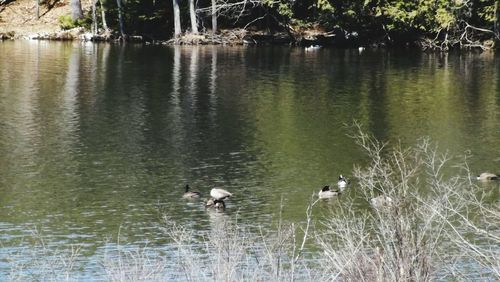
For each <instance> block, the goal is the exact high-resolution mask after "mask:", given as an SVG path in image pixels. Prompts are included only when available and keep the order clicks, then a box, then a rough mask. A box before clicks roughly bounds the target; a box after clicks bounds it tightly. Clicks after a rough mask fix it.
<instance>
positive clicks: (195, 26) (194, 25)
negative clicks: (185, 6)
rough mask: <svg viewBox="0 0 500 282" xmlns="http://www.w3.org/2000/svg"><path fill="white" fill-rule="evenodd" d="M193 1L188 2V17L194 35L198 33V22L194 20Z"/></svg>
mask: <svg viewBox="0 0 500 282" xmlns="http://www.w3.org/2000/svg"><path fill="white" fill-rule="evenodd" d="M194 6H195V3H194V0H189V16H190V17H191V32H192V33H194V34H197V33H198V21H197V20H196V10H195V7H194Z"/></svg>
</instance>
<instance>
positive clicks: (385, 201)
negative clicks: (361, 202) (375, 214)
mask: <svg viewBox="0 0 500 282" xmlns="http://www.w3.org/2000/svg"><path fill="white" fill-rule="evenodd" d="M392 202H393V201H392V198H391V197H389V196H385V195H380V196H377V197H375V198H372V199H370V205H372V207H374V208H381V207H390V206H392V205H393V203H392Z"/></svg>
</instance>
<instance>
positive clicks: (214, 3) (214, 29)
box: [212, 0, 217, 35]
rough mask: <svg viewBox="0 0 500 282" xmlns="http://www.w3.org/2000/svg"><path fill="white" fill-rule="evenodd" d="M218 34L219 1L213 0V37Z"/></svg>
mask: <svg viewBox="0 0 500 282" xmlns="http://www.w3.org/2000/svg"><path fill="white" fill-rule="evenodd" d="M216 33H217V0H212V35H215V34H216Z"/></svg>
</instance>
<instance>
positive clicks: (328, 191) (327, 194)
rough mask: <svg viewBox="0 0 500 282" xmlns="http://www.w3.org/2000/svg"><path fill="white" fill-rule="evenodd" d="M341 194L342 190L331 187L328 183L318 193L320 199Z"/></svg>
mask: <svg viewBox="0 0 500 282" xmlns="http://www.w3.org/2000/svg"><path fill="white" fill-rule="evenodd" d="M338 195H340V191H338V190H332V189H331V188H330V186H328V185H326V186H325V187H323V188H322V189H321V190H320V191H319V193H318V197H319V198H320V199H328V198H333V197H335V196H338Z"/></svg>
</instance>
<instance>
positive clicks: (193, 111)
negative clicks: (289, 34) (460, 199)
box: [0, 41, 500, 279]
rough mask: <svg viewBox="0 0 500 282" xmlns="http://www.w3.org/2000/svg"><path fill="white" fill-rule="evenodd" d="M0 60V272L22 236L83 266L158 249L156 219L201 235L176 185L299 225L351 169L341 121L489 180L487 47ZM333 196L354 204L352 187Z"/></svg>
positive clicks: (135, 51)
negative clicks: (424, 146)
mask: <svg viewBox="0 0 500 282" xmlns="http://www.w3.org/2000/svg"><path fill="white" fill-rule="evenodd" d="M0 66H1V68H0V240H1V243H0V244H1V248H0V273H1V272H2V270H1V269H4V270H5V269H7V268H8V265H9V256H12V254H13V253H15V252H16V251H18V250H19V249H20V248H24V247H29V246H30V244H31V242H30V240H29V239H26V238H30V237H31V234H32V232H33V231H35V230H36V232H38V233H40V234H41V235H42V237H43V238H44V240H45V243H46V244H47V245H48V246H49V247H50V248H65V247H67V246H69V244H77V245H80V246H83V247H82V250H81V251H82V253H83V254H84V255H85V256H86V257H90V258H92V257H94V256H98V255H101V254H102V253H103V250H104V249H105V248H106V247H107V246H109V245H111V244H115V243H116V242H117V237H120V241H121V243H123V244H144V243H146V242H147V243H148V245H150V246H158V247H164V246H168V242H167V241H166V239H165V237H166V236H165V234H164V233H163V232H162V230H161V226H162V224H163V223H162V220H161V216H162V215H163V214H167V215H168V216H169V217H170V218H171V220H172V221H175V222H178V223H180V224H183V225H189V226H192V227H194V228H195V229H196V230H206V229H209V228H210V226H211V221H212V220H213V215H211V214H210V213H208V212H207V211H206V210H205V209H204V207H203V204H202V202H199V201H198V202H196V201H195V202H187V201H184V200H182V199H181V196H182V194H183V186H184V185H185V184H186V183H189V184H190V185H191V186H192V187H193V188H195V189H196V190H199V191H201V192H202V193H204V194H205V195H208V192H209V190H210V189H211V188H212V187H214V186H221V187H223V188H225V189H227V190H230V191H232V192H233V193H234V194H235V195H236V196H235V197H234V199H231V200H230V201H228V203H227V204H228V209H227V211H226V214H227V215H229V216H236V215H237V216H238V217H239V219H238V220H239V222H240V223H241V224H243V225H251V226H258V225H262V226H268V225H270V224H272V222H273V220H276V217H277V215H278V213H279V206H280V202H281V201H283V205H284V210H283V215H282V216H283V218H284V219H285V220H287V221H292V222H301V221H303V220H304V215H305V214H304V213H305V207H306V206H307V204H308V202H309V199H310V196H311V194H312V193H313V192H315V191H318V190H319V188H320V187H322V185H325V184H328V183H334V182H335V181H336V178H337V176H338V174H340V173H343V174H346V175H348V176H350V175H351V171H352V168H353V166H354V165H355V164H358V165H362V164H364V163H365V162H366V158H365V156H364V155H363V153H362V152H361V150H360V149H359V148H358V147H357V146H356V145H355V144H354V143H353V141H352V139H351V138H350V137H348V136H347V134H348V133H349V131H348V130H347V129H346V127H345V126H344V125H345V124H349V123H352V121H353V120H358V121H360V122H361V123H362V124H364V125H365V126H366V128H367V129H368V131H369V133H372V134H374V135H375V136H377V137H378V138H380V139H381V140H384V141H385V140H388V141H396V140H401V141H402V142H403V143H404V144H414V143H415V142H416V141H417V139H418V138H420V137H422V136H429V137H430V138H431V139H432V140H433V141H435V142H437V143H438V144H439V146H440V148H441V149H442V150H443V151H444V150H448V151H449V152H451V153H452V154H464V153H470V155H471V156H470V159H469V162H470V167H471V170H472V171H473V172H474V173H476V172H480V171H493V172H500V62H499V58H498V57H495V56H494V55H493V54H489V53H483V54H461V55H458V54H455V55H454V54H449V55H439V54H424V53H420V52H413V51H409V50H405V51H399V52H387V51H382V50H366V51H365V52H363V53H358V51H357V50H341V51H340V50H329V49H321V50H319V51H318V52H308V53H305V52H304V51H303V49H300V48H277V47H274V48H271V47H259V48H240V47H159V46H142V45H126V46H118V45H116V46H115V45H107V44H98V45H93V44H80V43H52V42H31V41H17V42H0ZM486 189H487V191H485V192H486V194H488V197H490V198H491V199H493V200H494V201H498V199H499V190H500V188H499V187H498V185H492V186H491V187H487V188H486ZM347 197H350V198H352V199H354V200H355V201H358V202H359V203H360V205H364V204H365V199H362V198H360V197H359V193H357V192H356V189H355V187H354V189H351V191H350V192H349V193H348V195H347ZM328 208H329V207H328V204H322V205H319V206H318V207H317V208H316V210H315V213H317V214H321V213H323V212H324V211H326V210H327V209H328ZM95 267H97V266H96V265H93V264H88V265H86V266H85V267H84V268H85V269H84V270H83V271H84V272H85V273H88V275H92V273H94V271H95V269H94V268H95ZM4 273H5V272H4ZM1 277H2V274H0V279H1ZM4 277H5V276H4Z"/></svg>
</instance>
